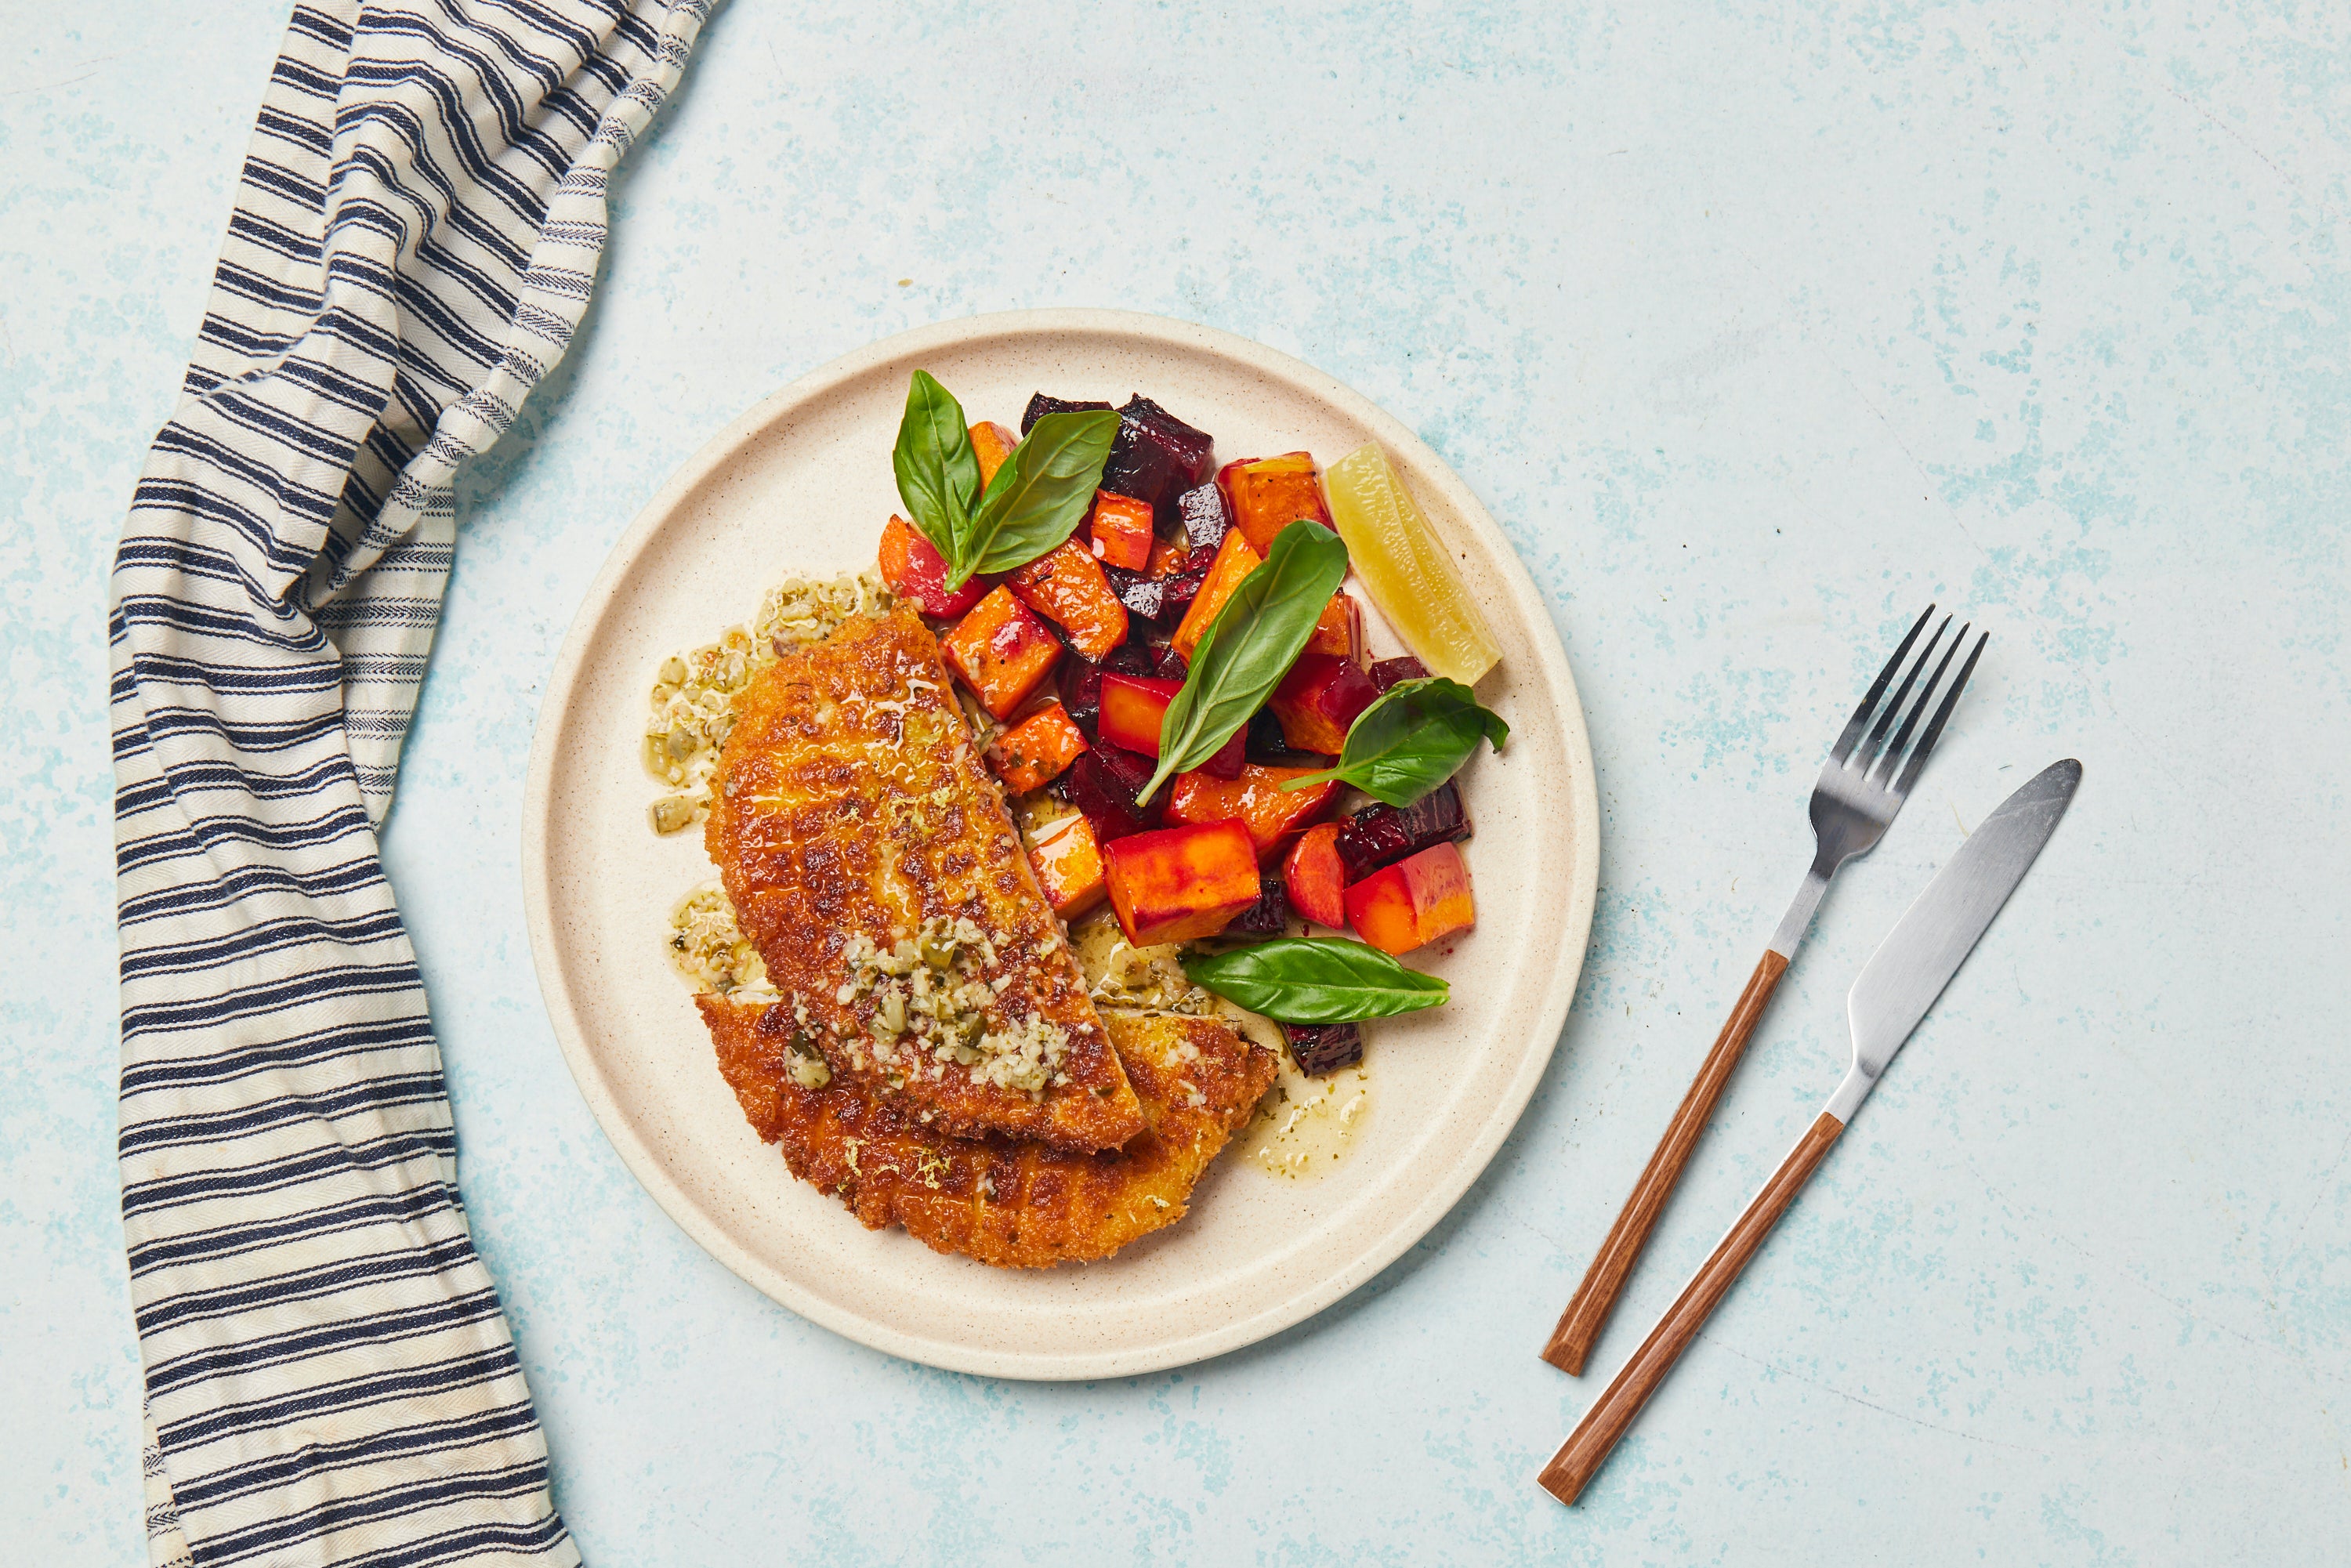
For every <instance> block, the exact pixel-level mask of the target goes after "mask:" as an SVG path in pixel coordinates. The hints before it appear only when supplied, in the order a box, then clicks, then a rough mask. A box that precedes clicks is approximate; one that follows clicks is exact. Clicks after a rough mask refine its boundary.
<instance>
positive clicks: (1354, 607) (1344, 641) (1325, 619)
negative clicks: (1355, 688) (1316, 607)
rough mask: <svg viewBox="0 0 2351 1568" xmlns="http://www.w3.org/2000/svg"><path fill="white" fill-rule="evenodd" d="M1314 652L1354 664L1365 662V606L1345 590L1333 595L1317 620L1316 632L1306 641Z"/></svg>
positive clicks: (1310, 651) (1310, 650) (1309, 648)
mask: <svg viewBox="0 0 2351 1568" xmlns="http://www.w3.org/2000/svg"><path fill="white" fill-rule="evenodd" d="M1306 651H1307V652H1308V653H1328V654H1330V655H1331V656H1332V658H1334V659H1344V660H1346V661H1347V662H1348V663H1350V664H1362V663H1363V662H1364V607H1363V606H1362V605H1360V604H1358V603H1356V602H1355V601H1354V598H1353V595H1351V594H1349V593H1348V591H1346V590H1345V589H1341V590H1340V591H1338V592H1336V593H1334V594H1332V596H1331V602H1330V603H1328V604H1326V605H1324V606H1323V607H1322V614H1321V615H1318V616H1316V617H1315V619H1314V632H1313V634H1312V635H1311V636H1310V637H1308V638H1307V639H1306Z"/></svg>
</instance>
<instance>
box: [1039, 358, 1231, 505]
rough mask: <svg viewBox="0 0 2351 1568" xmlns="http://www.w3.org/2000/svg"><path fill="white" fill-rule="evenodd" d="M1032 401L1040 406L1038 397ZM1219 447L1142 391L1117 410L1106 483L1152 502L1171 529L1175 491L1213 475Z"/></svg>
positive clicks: (1119, 492) (1104, 472)
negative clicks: (1210, 474) (1211, 467)
mask: <svg viewBox="0 0 2351 1568" xmlns="http://www.w3.org/2000/svg"><path fill="white" fill-rule="evenodd" d="M1029 406H1030V407H1032V408H1033V407H1035V406H1036V402H1035V400H1034V399H1031V400H1030V402H1029ZM1215 447H1216V442H1215V441H1214V440H1212V439H1211V438H1210V437H1209V435H1208V433H1207V431H1205V430H1196V429H1194V428H1193V427H1192V426H1191V425H1188V424H1186V423H1184V422H1183V421H1182V420H1180V419H1178V418H1176V417H1175V415H1174V414H1172V413H1168V412H1167V411H1166V410H1165V409H1164V408H1162V407H1160V406H1159V405H1158V404H1157V403H1155V402H1152V401H1151V400H1150V399H1149V398H1147V397H1144V396H1143V395H1142V394H1141V393H1140V392H1138V393H1136V394H1135V395H1134V396H1133V397H1131V398H1129V399H1127V400H1126V406H1125V407H1124V408H1122V409H1120V410H1119V411H1118V440H1117V442H1116V443H1115V444H1113V445H1112V447H1111V449H1110V461H1109V462H1108V463H1107V464H1105V465H1103V466H1102V488H1103V489H1105V490H1108V491H1111V492H1112V493H1113V494H1114V495H1120V496H1132V497H1134V498H1135V499H1136V500H1138V501H1148V502H1150V503H1151V506H1152V509H1153V510H1154V511H1155V513H1156V514H1157V517H1156V518H1155V521H1156V522H1157V524H1158V527H1159V529H1160V531H1161V532H1162V533H1166V532H1171V531H1173V530H1174V528H1175V524H1176V515H1175V497H1177V496H1179V495H1181V494H1182V493H1183V492H1185V491H1186V490H1189V489H1191V488H1192V487H1193V486H1196V485H1197V484H1199V482H1200V481H1201V480H1203V479H1205V478H1207V476H1208V471H1209V468H1210V466H1211V465H1212V462H1213V459H1212V456H1211V454H1212V453H1213V452H1214V450H1215Z"/></svg>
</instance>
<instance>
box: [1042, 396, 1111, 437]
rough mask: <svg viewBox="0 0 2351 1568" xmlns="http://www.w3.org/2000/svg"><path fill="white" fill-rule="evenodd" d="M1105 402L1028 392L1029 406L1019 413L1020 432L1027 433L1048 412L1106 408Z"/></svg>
mask: <svg viewBox="0 0 2351 1568" xmlns="http://www.w3.org/2000/svg"><path fill="white" fill-rule="evenodd" d="M1109 407H1110V404H1108V403H1106V402H1070V401H1069V400H1068V399H1067V398H1058V397H1048V396H1046V395H1045V394H1044V393H1043V392H1031V393H1029V406H1028V407H1027V408H1026V409H1024V410H1023V411H1022V412H1021V414H1020V434H1023V435H1026V434H1029V432H1030V431H1031V430H1033V429H1035V428H1036V426H1037V422H1038V421H1039V420H1040V419H1042V418H1044V417H1045V416H1046V415H1047V414H1049V413H1084V412H1085V411H1086V410H1088V409H1103V410H1107V409H1108V408H1109Z"/></svg>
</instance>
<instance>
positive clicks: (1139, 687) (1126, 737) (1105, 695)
mask: <svg viewBox="0 0 2351 1568" xmlns="http://www.w3.org/2000/svg"><path fill="white" fill-rule="evenodd" d="M1183 689H1184V683H1183V682H1181V681H1165V680H1160V679H1158V678H1156V677H1155V676H1151V675H1113V674H1104V675H1103V676H1102V718H1101V720H1100V722H1099V726H1098V727H1099V728H1100V730H1101V733H1102V738H1103V739H1104V740H1107V741H1109V742H1110V743H1111V744H1112V745H1113V746H1123V747H1125V748H1126V749H1127V750H1129V751H1139V752H1141V753H1143V755H1144V756H1145V757H1156V756H1158V755H1159V727H1160V722H1161V721H1162V720H1163V719H1165V717H1166V716H1167V705H1168V704H1169V703H1171V702H1173V701H1175V694H1176V693H1177V692H1180V691H1182V690H1183Z"/></svg>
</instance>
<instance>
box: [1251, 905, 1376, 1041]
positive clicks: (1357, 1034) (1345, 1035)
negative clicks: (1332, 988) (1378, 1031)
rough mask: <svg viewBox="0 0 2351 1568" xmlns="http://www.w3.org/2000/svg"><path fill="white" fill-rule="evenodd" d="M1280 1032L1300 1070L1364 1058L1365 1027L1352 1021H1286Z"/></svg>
mask: <svg viewBox="0 0 2351 1568" xmlns="http://www.w3.org/2000/svg"><path fill="white" fill-rule="evenodd" d="M1228 929H1229V927H1228ZM1281 1032H1282V1033H1283V1034H1285V1035H1287V1036H1288V1037H1289V1038H1290V1055H1292V1056H1294V1057H1296V1058H1297V1059H1298V1071H1301V1072H1303V1073H1306V1074H1308V1075H1309V1076H1311V1077H1315V1078H1321V1077H1322V1076H1324V1075H1326V1074H1328V1073H1332V1072H1336V1071H1339V1069H1341V1068H1343V1067H1353V1066H1354V1065H1355V1063H1357V1062H1359V1061H1363V1060H1364V1031H1363V1030H1359V1029H1357V1028H1356V1027H1355V1026H1354V1025H1353V1024H1351V1023H1322V1024H1307V1023H1286V1024H1283V1025H1282V1026H1281Z"/></svg>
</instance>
